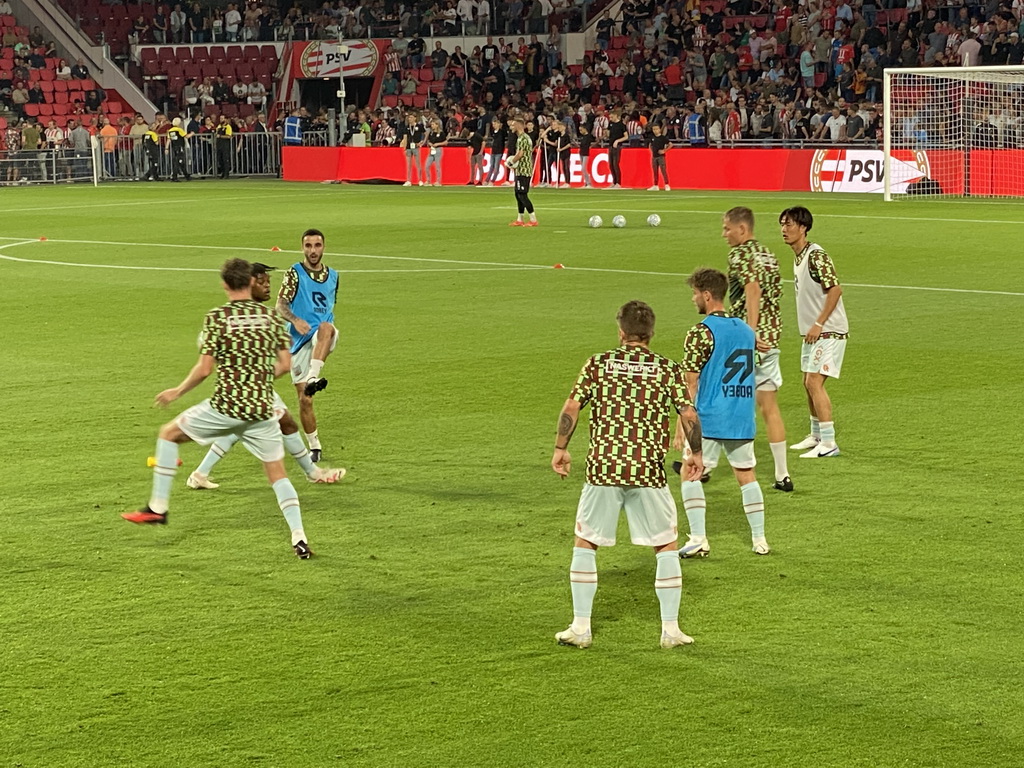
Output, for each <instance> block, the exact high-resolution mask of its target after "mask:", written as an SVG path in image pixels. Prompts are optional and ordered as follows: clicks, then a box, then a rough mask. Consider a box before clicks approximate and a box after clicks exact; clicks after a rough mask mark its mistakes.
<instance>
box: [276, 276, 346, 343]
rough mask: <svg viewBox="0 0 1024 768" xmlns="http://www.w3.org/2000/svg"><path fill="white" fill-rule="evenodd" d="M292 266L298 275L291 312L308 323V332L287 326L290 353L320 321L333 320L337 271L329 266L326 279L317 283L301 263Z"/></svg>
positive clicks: (309, 337) (311, 333)
mask: <svg viewBox="0 0 1024 768" xmlns="http://www.w3.org/2000/svg"><path fill="white" fill-rule="evenodd" d="M292 268H293V269H294V270H295V272H296V274H298V276H299V287H298V289H297V290H296V291H295V298H294V299H292V306H291V309H292V314H293V315H295V316H296V317H298V318H300V319H302V320H305V321H306V322H307V323H309V333H306V334H300V333H299V332H298V331H296V330H295V326H294V325H292V326H289V328H288V332H289V333H290V334H291V337H292V354H293V355H294V354H295V353H296V352H298V351H299V350H300V349H301V348H302V345H303V344H305V343H306V342H307V341H309V340H310V339H311V338H313V335H314V334H315V333H316V329H317V328H319V327H320V323H333V322H334V301H335V299H336V298H337V296H338V273H337V272H335V271H334V270H333V269H331V268H330V267H324V269H326V270H327V279H326V280H325V281H324V282H322V283H318V282H317V281H316V280H314V279H313V278H311V277H310V276H309V273H307V272H306V270H305V268H304V267H303V266H302V264H293V265H292Z"/></svg>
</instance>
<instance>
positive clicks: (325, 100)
mask: <svg viewBox="0 0 1024 768" xmlns="http://www.w3.org/2000/svg"><path fill="white" fill-rule="evenodd" d="M338 85H339V83H338V78H336V77H317V78H307V79H303V80H299V104H300V105H301V106H303V107H305V108H306V109H307V110H309V113H310V114H311V115H315V114H316V113H317V110H319V109H320V108H321V107H326V108H327V109H337V108H338ZM372 91H373V78H372V77H346V78H345V106H346V107H348V106H355V107H363V106H364V105H366V104H369V103H370V95H371V93H372Z"/></svg>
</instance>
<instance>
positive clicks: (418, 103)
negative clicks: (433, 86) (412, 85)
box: [412, 93, 427, 109]
mask: <svg viewBox="0 0 1024 768" xmlns="http://www.w3.org/2000/svg"><path fill="white" fill-rule="evenodd" d="M412 105H413V106H414V107H416V109H424V108H425V107H426V106H427V97H426V95H425V94H422V93H417V94H416V95H415V96H413V97H412Z"/></svg>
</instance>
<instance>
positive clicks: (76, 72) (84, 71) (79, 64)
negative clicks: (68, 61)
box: [71, 59, 89, 80]
mask: <svg viewBox="0 0 1024 768" xmlns="http://www.w3.org/2000/svg"><path fill="white" fill-rule="evenodd" d="M71 77H73V78H74V79H76V80H88V79H89V68H88V67H87V66H85V60H84V59H78V61H76V62H75V66H73V67H72V68H71Z"/></svg>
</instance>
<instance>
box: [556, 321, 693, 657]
mask: <svg viewBox="0 0 1024 768" xmlns="http://www.w3.org/2000/svg"><path fill="white" fill-rule="evenodd" d="M616 320H618V324H619V344H620V346H619V347H618V348H616V349H613V350H610V351H608V352H604V353H602V354H598V355H594V356H593V357H591V358H590V359H589V360H588V361H587V362H586V364H585V365H584V366H583V370H582V371H581V372H580V375H579V378H578V379H577V380H576V385H575V386H574V387H573V388H572V392H571V393H570V394H569V399H568V400H566V401H565V405H564V406H563V407H562V413H561V415H560V416H559V418H558V433H557V435H556V437H555V453H554V455H553V456H552V458H551V468H552V469H554V470H555V472H557V473H558V474H559V475H561V476H562V477H568V475H569V470H570V468H571V466H572V457H571V456H570V455H569V451H568V447H569V440H570V439H571V438H572V434H573V432H574V431H575V429H576V424H577V422H578V420H579V415H580V409H581V408H582V407H583V406H584V405H587V404H588V403H589V404H590V406H591V414H590V452H589V454H588V455H587V472H586V483H585V484H584V486H583V493H582V494H581V495H580V502H579V507H578V508H577V511H576V539H575V545H574V547H573V550H572V564H571V565H570V566H569V583H570V587H571V589H572V613H573V620H572V624H571V625H570V626H569V628H568V629H566V630H565V631H563V632H559V633H558V634H557V635H555V639H556V640H558V642H559V643H561V644H562V645H575V646H576V647H578V648H588V647H590V644H591V642H592V635H591V630H590V614H591V609H592V607H593V604H594V595H595V594H596V592H597V548H598V547H599V546H600V547H611V546H614V545H615V529H616V527H617V525H618V520H619V512H620V511H621V510H622V509H623V508H625V510H626V519H627V521H628V522H629V537H630V539H631V540H632V542H633V543H634V544H638V545H640V546H646V547H653V548H654V552H655V557H656V560H657V568H656V571H655V580H654V588H655V590H654V591H655V592H656V593H657V595H658V603H659V604H660V607H661V647H662V648H675V647H676V646H679V645H688V644H690V643H692V642H693V638H692V637H690V636H689V635H686V634H683V632H682V630H681V629H679V603H680V600H681V598H682V588H683V572H682V570H681V568H680V565H679V558H678V556H677V555H676V536H677V534H676V503H675V500H674V499H673V498H672V492H671V491H670V490H669V489H668V480H667V479H666V477H665V453H666V447H667V446H668V437H669V417H670V415H671V411H672V409H675V410H676V411H678V412H679V423H680V425H681V426H680V429H682V430H683V431H684V432H685V433H686V437H687V439H688V440H689V441H690V443H691V445H693V447H694V450H695V453H694V454H692V455H691V456H690V458H689V459H688V460H687V463H686V467H685V468H684V470H683V474H684V477H686V478H690V479H697V478H699V477H700V476H701V473H702V472H703V466H702V465H701V427H700V420H699V419H698V418H697V414H696V413H695V412H694V409H693V403H692V402H691V401H690V400H689V399H688V398H687V396H686V383H685V381H684V378H683V370H682V368H681V366H680V365H679V364H678V363H676V362H675V361H673V360H669V359H668V358H667V357H663V356H662V355H659V354H656V353H654V352H651V350H650V349H648V344H650V341H651V337H652V336H653V335H654V312H653V311H652V310H651V308H650V307H649V306H647V305H646V304H644V303H643V302H642V301H631V302H629V303H628V304H625V305H624V306H623V307H622V308H621V309H620V310H619V313H618V315H617V317H616ZM624 457H628V458H624ZM697 485H700V483H698V484H697Z"/></svg>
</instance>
